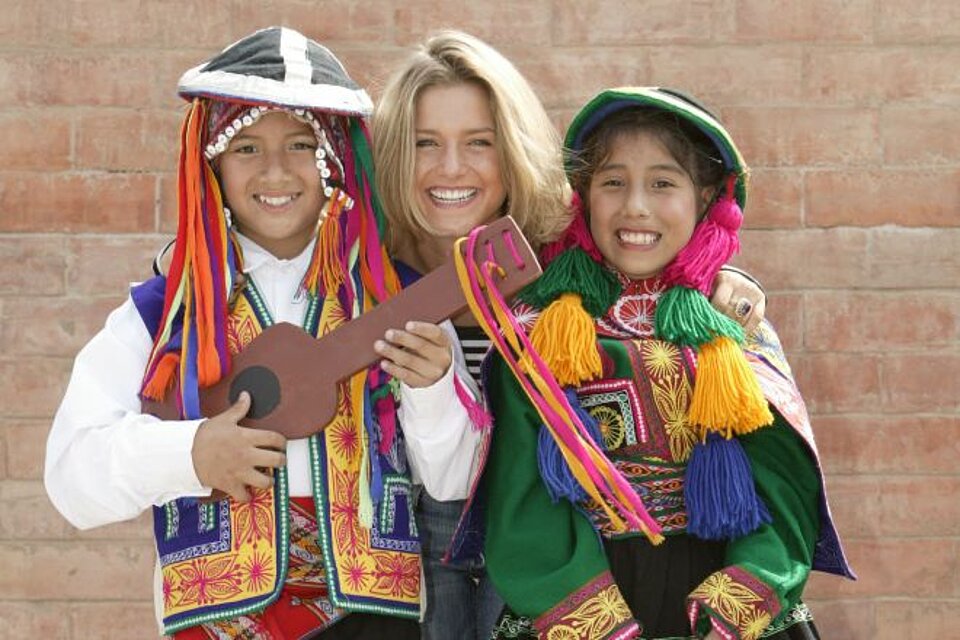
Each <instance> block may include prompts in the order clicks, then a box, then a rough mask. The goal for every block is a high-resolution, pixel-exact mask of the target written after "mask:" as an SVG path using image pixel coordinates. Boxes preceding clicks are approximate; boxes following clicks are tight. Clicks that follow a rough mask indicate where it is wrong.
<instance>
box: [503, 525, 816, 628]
mask: <svg viewBox="0 0 960 640" xmlns="http://www.w3.org/2000/svg"><path fill="white" fill-rule="evenodd" d="M603 546H604V549H605V551H606V554H607V559H608V560H609V562H610V571H611V573H612V574H613V578H614V580H615V581H616V583H617V586H618V587H619V588H620V593H621V594H623V597H624V599H625V600H626V601H627V604H628V605H629V606H630V610H631V612H632V613H633V616H634V618H636V619H637V620H639V621H640V623H641V624H642V625H643V638H647V639H650V640H654V639H657V640H659V639H668V638H670V639H673V638H676V639H685V638H691V637H693V636H691V635H690V621H689V619H688V618H687V611H686V598H687V594H689V593H690V592H691V591H693V590H694V589H695V588H696V587H697V586H699V585H700V583H701V582H703V580H704V579H705V578H706V577H707V576H708V575H710V574H711V573H713V572H714V571H718V570H720V569H722V568H723V567H724V549H725V546H726V545H725V543H723V542H710V541H705V540H700V539H699V538H694V537H691V536H685V535H680V536H667V537H666V538H665V540H664V542H663V543H662V544H660V545H657V546H653V545H651V544H650V543H649V542H648V541H647V539H646V538H643V537H633V538H621V539H617V540H607V539H604V541H603ZM536 637H537V635H536V632H535V631H534V630H533V625H532V624H531V621H529V620H527V619H524V618H522V617H520V616H517V615H516V614H513V613H512V612H511V611H509V610H506V611H504V615H503V616H502V617H501V619H500V623H499V624H498V625H497V628H496V630H495V632H494V635H493V638H495V639H497V640H507V639H508V638H536ZM762 637H763V638H764V639H771V640H819V639H820V636H819V635H818V634H817V630H816V628H815V627H814V626H813V619H812V616H810V614H809V610H808V609H807V608H806V606H804V605H803V604H799V605H797V607H794V609H793V610H791V611H790V612H789V614H788V615H786V616H784V617H783V618H782V619H781V620H780V621H778V622H777V624H775V625H774V626H772V627H771V628H770V629H768V630H767V631H766V632H765V633H764V635H763V636H762Z"/></svg>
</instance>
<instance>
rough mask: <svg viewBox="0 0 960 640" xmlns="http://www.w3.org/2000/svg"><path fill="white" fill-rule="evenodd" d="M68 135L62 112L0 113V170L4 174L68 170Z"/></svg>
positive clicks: (68, 119) (48, 110)
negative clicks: (37, 170) (4, 171)
mask: <svg viewBox="0 0 960 640" xmlns="http://www.w3.org/2000/svg"><path fill="white" fill-rule="evenodd" d="M24 131H29V132H30V135H24V134H23V132H24ZM70 131H71V125H70V116H69V115H68V113H66V112H64V111H63V110H59V109H31V110H30V111H29V112H26V111H13V112H6V113H0V167H3V168H4V169H5V170H7V171H14V170H23V169H27V170H31V169H40V170H44V171H62V170H64V169H67V168H69V167H70V139H71V133H70Z"/></svg>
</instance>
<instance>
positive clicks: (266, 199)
mask: <svg viewBox="0 0 960 640" xmlns="http://www.w3.org/2000/svg"><path fill="white" fill-rule="evenodd" d="M296 197H297V196H261V195H258V196H257V200H259V201H260V202H262V203H263V204H266V205H270V206H271V207H282V206H283V205H285V204H289V203H291V202H293V201H294V200H295V199H296Z"/></svg>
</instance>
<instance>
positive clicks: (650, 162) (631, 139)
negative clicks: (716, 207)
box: [589, 131, 709, 279]
mask: <svg viewBox="0 0 960 640" xmlns="http://www.w3.org/2000/svg"><path fill="white" fill-rule="evenodd" d="M609 149H610V153H609V155H608V157H606V158H604V159H603V160H602V161H601V163H600V165H599V166H598V167H597V168H596V170H595V171H594V172H593V174H592V177H591V178H590V186H589V216H590V232H591V234H592V235H593V239H594V241H595V242H596V244H597V247H598V248H599V249H600V253H602V254H603V257H604V258H605V259H606V261H607V262H608V263H610V264H611V265H613V266H614V267H616V268H617V269H618V270H619V271H620V272H621V273H623V274H624V275H626V276H628V277H630V278H633V279H640V278H649V277H652V276H655V275H658V274H659V273H660V272H661V271H663V268H664V267H665V266H667V264H669V262H670V261H671V260H673V258H674V257H675V256H676V255H677V253H678V252H679V251H680V249H682V248H683V247H684V245H686V244H687V242H688V241H689V240H690V237H691V236H692V235H693V229H694V227H695V226H696V223H697V217H698V215H699V213H700V211H701V210H702V209H703V207H704V206H705V199H706V198H707V196H708V191H709V190H704V192H703V193H698V192H697V188H696V187H695V186H694V183H693V180H692V179H691V177H690V175H689V174H688V173H687V172H686V171H685V170H684V169H683V167H681V166H680V164H679V163H678V162H677V160H676V159H675V158H674V157H673V156H672V155H671V154H670V152H669V151H668V150H667V148H666V147H665V146H664V144H663V143H662V142H661V141H660V140H659V139H658V138H657V137H656V136H654V135H652V134H650V133H648V132H645V131H637V132H632V133H623V134H620V135H618V136H617V137H616V138H615V139H614V140H613V141H612V143H611V145H610V147H609Z"/></svg>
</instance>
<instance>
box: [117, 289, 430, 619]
mask: <svg viewBox="0 0 960 640" xmlns="http://www.w3.org/2000/svg"><path fill="white" fill-rule="evenodd" d="M163 287H164V282H163V278H161V277H158V278H154V279H153V280H150V281H148V282H146V283H144V284H143V285H140V286H139V287H137V288H135V289H134V290H133V291H132V296H133V299H134V302H135V303H136V305H137V308H138V310H139V312H140V315H141V317H142V318H143V319H144V323H145V324H146V326H147V328H148V329H149V330H151V332H154V331H155V330H156V325H157V323H158V318H159V313H160V310H162V304H163ZM158 292H159V295H158ZM158 304H159V307H160V310H158V308H157V305H158ZM347 318H348V314H347V313H346V312H345V311H344V310H343V308H342V306H341V305H340V303H339V301H338V300H336V298H332V297H331V298H327V299H325V300H323V301H318V300H311V301H310V303H309V305H308V309H307V311H306V314H305V317H304V321H303V325H302V326H303V328H304V330H306V331H307V332H309V333H310V334H311V335H315V336H321V335H323V334H325V333H328V332H330V331H332V330H333V329H335V328H336V327H337V326H338V325H340V324H341V323H343V322H345V321H346V320H347ZM272 322H273V320H272V318H271V317H270V315H269V312H268V311H267V306H266V305H265V304H264V302H263V300H262V297H261V296H260V293H259V291H258V290H257V288H256V285H255V284H254V282H253V279H252V278H250V279H248V281H247V285H246V287H245V289H244V290H243V292H242V294H241V295H239V296H238V297H237V301H236V303H235V304H234V307H233V309H232V310H231V315H230V317H229V319H228V327H227V338H228V343H229V347H230V351H231V353H237V352H239V351H241V350H242V349H243V348H244V347H246V345H248V344H249V343H250V342H251V341H252V340H254V339H255V338H256V337H257V336H258V335H259V334H260V332H261V331H262V330H263V329H264V328H265V327H267V326H269V325H270V324H272ZM343 391H344V390H343V389H341V393H340V401H339V402H338V407H337V414H336V416H335V418H334V419H333V421H332V422H331V424H330V425H329V427H328V428H327V429H326V430H324V431H323V432H322V433H320V434H317V435H314V436H311V437H310V439H309V455H310V473H311V481H312V484H313V497H314V501H315V503H316V510H317V514H316V515H317V525H318V529H319V543H320V548H321V550H322V555H323V560H324V570H325V574H326V580H327V585H328V588H329V597H330V601H331V603H332V604H333V605H334V606H335V607H338V608H341V609H344V610H346V611H365V612H373V613H379V614H385V615H396V616H401V617H406V618H412V619H416V618H418V617H419V614H420V543H419V539H418V535H417V530H416V524H415V522H414V518H413V503H412V492H411V484H410V476H409V471H408V468H407V462H406V457H405V447H404V444H403V439H402V434H400V433H398V434H397V437H396V438H394V441H393V444H392V446H391V447H390V448H389V449H388V450H387V451H386V453H379V452H378V448H377V447H368V444H367V443H368V442H369V441H370V440H371V437H372V438H378V437H379V434H378V433H377V425H376V424H375V423H374V421H373V420H372V419H370V417H369V416H367V418H368V420H367V421H366V423H367V424H365V421H364V420H363V419H359V420H355V419H354V417H353V416H352V415H351V413H352V407H351V403H350V402H349V401H348V400H347V396H346V394H345V393H344V392H343ZM364 449H367V450H369V451H371V456H372V458H371V460H370V466H371V467H372V469H371V473H372V475H373V476H374V477H375V479H376V480H377V481H378V482H377V483H376V484H377V488H379V487H382V491H379V492H377V493H376V495H374V496H372V497H373V500H374V507H375V509H374V514H373V519H372V520H373V522H372V526H371V527H369V528H367V527H365V526H363V524H362V523H361V521H360V507H359V503H360V499H359V491H360V489H361V487H360V482H359V479H360V473H361V459H362V455H361V454H362V452H363V451H364ZM372 484H374V483H372ZM371 493H374V492H371ZM251 495H252V498H251V500H250V501H249V502H245V503H238V502H235V501H233V500H232V499H224V500H221V501H219V502H202V501H200V500H197V499H196V498H181V499H178V500H174V501H171V502H168V503H166V504H164V505H163V506H161V507H155V508H154V536H155V539H156V545H157V553H158V557H159V559H160V566H161V573H162V580H163V625H164V631H165V632H166V633H168V634H169V633H173V632H175V631H178V630H180V629H184V628H187V627H191V626H194V625H197V624H201V623H204V622H212V621H215V620H223V619H229V618H233V617H236V616H239V615H244V614H247V613H251V612H254V611H260V610H263V609H264V608H265V607H267V606H269V605H270V604H271V603H272V602H274V601H275V600H276V599H277V597H278V596H279V595H280V591H281V589H282V588H283V585H284V582H285V579H286V576H287V565H288V557H289V555H288V554H289V535H290V531H289V529H290V523H289V498H288V488H287V470H286V468H281V469H277V470H276V472H275V483H274V486H273V487H272V488H271V489H268V490H252V491H251Z"/></svg>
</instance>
